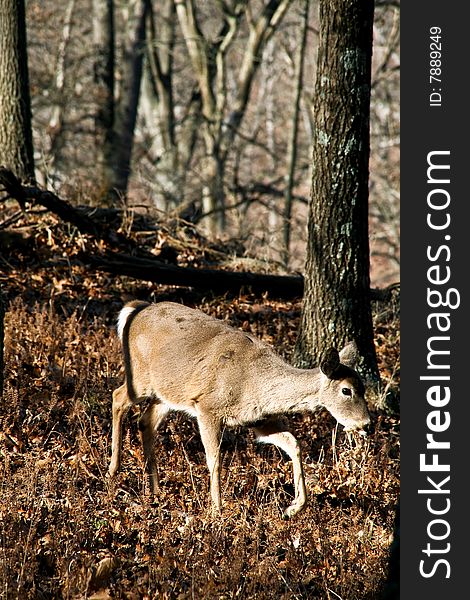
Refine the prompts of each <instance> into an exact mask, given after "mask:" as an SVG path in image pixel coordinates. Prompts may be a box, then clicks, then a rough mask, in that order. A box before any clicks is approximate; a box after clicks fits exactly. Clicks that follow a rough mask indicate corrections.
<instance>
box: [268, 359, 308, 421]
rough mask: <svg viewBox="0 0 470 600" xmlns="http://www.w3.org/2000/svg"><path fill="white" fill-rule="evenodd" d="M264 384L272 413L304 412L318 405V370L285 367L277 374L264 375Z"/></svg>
mask: <svg viewBox="0 0 470 600" xmlns="http://www.w3.org/2000/svg"><path fill="white" fill-rule="evenodd" d="M264 383H265V393H266V396H265V397H266V399H268V402H269V408H270V410H272V412H273V413H276V414H282V413H295V412H306V411H311V410H314V409H315V408H316V407H317V406H318V405H319V404H320V401H319V396H320V373H319V370H318V369H296V368H295V367H291V366H290V365H287V366H286V367H285V368H284V369H283V370H282V371H280V372H278V373H276V372H274V373H265V378H264Z"/></svg>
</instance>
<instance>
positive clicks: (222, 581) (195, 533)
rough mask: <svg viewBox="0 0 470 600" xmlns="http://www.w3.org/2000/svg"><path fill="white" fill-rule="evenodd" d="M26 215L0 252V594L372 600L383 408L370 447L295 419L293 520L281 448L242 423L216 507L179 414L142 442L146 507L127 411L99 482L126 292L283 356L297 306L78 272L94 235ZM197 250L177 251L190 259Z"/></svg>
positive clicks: (384, 499)
mask: <svg viewBox="0 0 470 600" xmlns="http://www.w3.org/2000/svg"><path fill="white" fill-rule="evenodd" d="M25 219H26V224H27V225H28V227H29V229H28V231H29V232H30V234H29V236H28V238H27V241H28V244H27V245H25V246H21V247H20V248H18V249H16V250H14V251H12V252H10V253H9V254H6V253H5V254H3V255H2V256H0V260H1V261H2V262H1V263H0V265H1V267H2V269H3V273H1V274H0V283H1V285H2V290H3V292H4V294H5V295H6V299H7V302H8V311H7V315H6V322H5V325H6V355H5V359H6V365H5V394H4V398H3V404H2V410H1V411H0V459H1V460H0V597H1V598H5V599H10V598H11V599H21V600H23V599H28V598H32V599H33V598H34V599H43V598H44V599H46V598H60V599H62V598H75V599H78V598H90V599H92V598H95V600H98V599H102V600H103V599H105V598H123V599H128V600H131V599H132V600H134V599H144V598H152V599H153V598H159V599H186V598H187V599H193V598H194V599H214V600H215V599H218V600H222V599H224V600H225V599H227V600H228V599H230V598H246V599H251V598H259V599H264V598H266V599H270V598H274V599H278V598H279V599H296V598H305V599H316V598H318V599H325V600H326V599H327V600H337V599H338V598H340V599H342V600H359V599H360V600H367V599H369V600H376V599H379V598H381V594H382V590H383V587H384V584H385V582H386V580H387V574H388V560H389V548H390V543H391V541H392V537H393V526H394V518H395V511H396V503H397V498H398V492H399V432H398V428H399V421H398V419H397V417H396V416H394V415H392V414H387V413H385V412H383V411H379V410H377V409H374V408H373V418H374V421H375V425H376V428H375V433H374V434H373V435H372V436H370V437H369V438H368V439H367V440H362V439H358V438H355V437H347V436H346V435H345V433H344V432H343V431H342V430H341V428H339V429H336V428H335V421H334V419H333V418H332V417H331V416H330V415H329V414H328V413H326V412H325V411H323V412H320V413H318V414H316V415H310V416H303V417H302V416H296V417H294V418H293V419H292V421H293V430H294V431H295V432H296V434H297V436H298V438H299V440H300V443H301V446H302V449H303V452H304V463H305V472H306V478H307V487H308V492H309V497H310V503H309V505H308V507H307V508H306V510H305V511H304V512H303V513H302V514H300V515H298V516H297V517H295V518H294V519H293V520H292V521H283V520H282V518H281V517H282V511H283V509H284V508H285V507H286V506H287V505H288V504H289V503H290V501H291V498H292V494H293V486H292V472H291V465H290V463H289V461H288V460H287V459H286V457H285V456H284V455H282V453H281V452H280V451H279V450H278V449H276V448H273V447H270V446H265V445H257V444H255V442H254V439H253V436H252V435H251V433H250V432H249V431H248V432H246V431H235V432H233V431H229V432H227V434H226V435H225V438H224V441H223V447H222V450H223V471H222V493H223V513H222V516H220V517H217V518H215V519H214V518H213V517H212V515H211V514H210V508H209V493H208V487H209V486H208V479H209V477H208V473H207V467H206V463H205V458H204V451H203V447H202V444H201V441H200V438H199V434H198V432H197V428H196V425H195V423H194V422H193V421H191V420H190V419H189V418H186V417H184V416H183V415H181V414H175V415H172V416H170V417H169V418H168V420H167V421H166V422H165V423H164V425H163V426H162V428H161V431H160V435H159V443H158V444H157V446H156V448H155V451H156V453H157V459H158V464H159V465H160V468H159V477H160V494H159V497H158V501H157V502H156V503H154V504H152V503H150V502H149V499H148V496H147V495H146V487H147V483H146V481H145V478H144V477H143V468H142V467H143V465H142V460H143V459H142V453H141V450H140V446H139V443H138V431H137V417H138V409H136V411H135V412H134V413H133V414H131V415H130V416H129V418H128V419H127V421H126V427H127V433H126V436H125V447H124V461H123V468H122V471H121V473H120V474H119V477H118V478H117V481H116V482H115V483H113V484H110V483H109V482H108V480H107V479H106V477H105V473H106V470H107V466H108V460H109V457H110V429H111V421H110V418H111V391H112V390H113V389H114V388H115V387H117V386H118V385H119V384H120V383H121V382H122V378H123V375H122V367H121V356H120V349H119V345H118V342H117V339H116V335H115V331H114V322H115V318H116V316H117V312H118V310H119V309H120V308H121V306H122V302H123V300H124V299H126V298H129V297H145V298H153V299H154V300H162V299H172V300H177V301H184V302H185V303H186V304H189V305H193V306H199V307H200V308H202V309H203V310H205V311H207V312H209V313H211V314H213V315H215V316H217V317H219V318H227V319H229V320H230V322H231V323H232V324H234V325H235V326H238V327H241V328H243V329H244V330H247V331H251V332H252V333H254V334H255V335H257V336H259V337H262V338H263V339H265V340H266V341H268V342H270V343H272V344H273V345H274V346H275V347H276V348H277V350H278V351H279V352H280V353H282V354H283V355H284V356H285V357H287V358H289V356H290V353H291V351H292V349H293V345H294V343H295V338H296V334H297V329H298V324H299V313H300V304H299V303H285V302H284V303H283V302H275V301H272V300H268V299H266V298H263V299H260V298H254V297H252V296H242V297H239V298H231V299H228V298H203V297H201V296H198V295H196V294H194V293H191V292H188V291H186V292H184V291H182V290H179V291H178V290H175V289H170V288H162V287H158V286H145V285H142V286H141V287H137V286H136V285H135V283H133V282H132V281H130V280H126V279H117V278H113V277H111V276H107V275H103V274H94V275H91V276H90V275H89V273H87V272H86V269H85V268H84V267H83V265H82V264H81V262H80V259H79V258H77V257H78V252H79V250H80V249H81V248H82V247H83V246H84V245H87V247H89V248H90V249H91V250H90V251H96V252H99V251H100V246H99V245H95V246H93V244H94V242H93V241H92V240H88V239H87V238H86V237H83V236H79V235H77V234H76V232H74V231H73V230H69V228H68V227H67V226H63V225H61V224H60V223H58V222H57V220H56V219H53V218H52V217H50V216H43V215H39V214H38V213H34V212H33V213H30V214H29V215H26V217H25ZM136 235H137V234H136ZM93 248H94V250H93ZM205 252H206V250H205V248H204V247H201V249H200V251H199V253H197V252H195V251H194V252H193V251H191V253H188V255H187V256H181V255H180V256H179V260H183V261H184V260H186V259H187V261H189V260H190V259H191V260H193V261H196V263H197V264H199V263H201V264H204V262H203V260H204V256H205V254H204V253H205ZM193 255H194V256H193ZM198 261H199V262H198ZM201 261H202V262H201ZM190 264H192V263H190ZM374 312H375V334H376V339H375V341H376V347H377V352H378V356H379V365H380V370H381V374H382V377H383V380H384V382H385V384H386V385H387V390H388V391H389V392H390V394H389V395H390V397H391V398H393V397H394V396H396V393H397V391H398V380H399V317H398V314H397V306H396V304H395V303H394V302H392V303H390V304H380V305H379V304H378V305H377V306H375V307H374ZM238 434H240V435H238Z"/></svg>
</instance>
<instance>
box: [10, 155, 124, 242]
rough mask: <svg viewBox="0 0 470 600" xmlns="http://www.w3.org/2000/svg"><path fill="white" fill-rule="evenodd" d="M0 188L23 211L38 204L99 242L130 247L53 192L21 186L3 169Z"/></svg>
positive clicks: (116, 235) (12, 175)
mask: <svg viewBox="0 0 470 600" xmlns="http://www.w3.org/2000/svg"><path fill="white" fill-rule="evenodd" d="M0 186H1V187H2V188H3V190H4V191H5V192H6V194H7V197H10V198H13V199H14V200H16V201H17V202H18V204H19V205H20V206H21V208H22V210H25V207H26V203H27V202H29V203H32V204H40V205H41V206H43V207H44V208H47V210H49V211H50V212H52V213H54V214H55V215H56V216H57V217H59V219H61V220H62V221H65V222H66V223H71V224H72V225H74V226H75V227H76V228H77V229H78V230H79V231H80V233H83V234H90V235H92V236H93V237H95V238H97V239H99V240H104V241H106V242H107V243H109V244H110V245H112V246H114V247H115V246H118V245H120V244H123V243H125V244H127V245H129V244H131V245H132V240H129V239H128V238H127V237H126V236H124V235H122V234H120V233H118V232H116V231H114V230H112V229H110V228H108V227H106V226H103V225H102V224H101V223H98V222H97V221H94V220H93V219H91V218H90V217H89V216H88V215H87V214H85V213H84V212H82V211H80V210H77V209H76V208H75V207H73V206H72V205H71V204H70V203H69V202H67V201H66V200H63V199H62V198H59V196H57V195H56V194H54V192H50V191H48V190H42V189H41V188H38V187H36V186H30V185H29V186H28V185H22V183H21V182H20V180H19V179H18V178H17V177H16V175H14V174H13V173H12V172H11V171H10V170H9V169H6V168H4V167H0Z"/></svg>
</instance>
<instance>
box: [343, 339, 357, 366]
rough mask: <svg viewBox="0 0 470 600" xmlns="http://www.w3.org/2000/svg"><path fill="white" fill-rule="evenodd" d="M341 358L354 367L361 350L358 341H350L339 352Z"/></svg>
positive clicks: (344, 363)
mask: <svg viewBox="0 0 470 600" xmlns="http://www.w3.org/2000/svg"><path fill="white" fill-rule="evenodd" d="M339 358H340V359H341V362H342V363H343V365H346V366H347V367H350V368H351V369H353V368H354V367H355V366H356V364H357V361H358V360H359V350H358V349H357V345H356V342H349V343H348V344H346V346H345V347H344V348H343V349H342V350H341V352H340V353H339Z"/></svg>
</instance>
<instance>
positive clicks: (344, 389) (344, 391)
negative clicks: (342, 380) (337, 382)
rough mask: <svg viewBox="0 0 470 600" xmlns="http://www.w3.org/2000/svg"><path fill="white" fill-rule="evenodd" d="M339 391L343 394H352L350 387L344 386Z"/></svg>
mask: <svg viewBox="0 0 470 600" xmlns="http://www.w3.org/2000/svg"><path fill="white" fill-rule="evenodd" d="M341 393H342V394H343V396H351V395H352V392H351V389H350V388H346V387H344V388H342V390H341Z"/></svg>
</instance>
